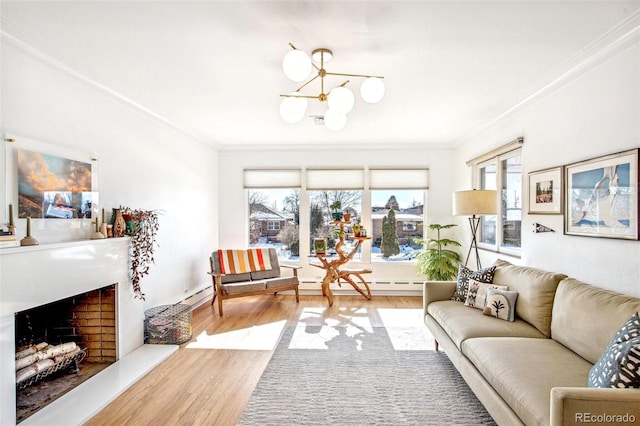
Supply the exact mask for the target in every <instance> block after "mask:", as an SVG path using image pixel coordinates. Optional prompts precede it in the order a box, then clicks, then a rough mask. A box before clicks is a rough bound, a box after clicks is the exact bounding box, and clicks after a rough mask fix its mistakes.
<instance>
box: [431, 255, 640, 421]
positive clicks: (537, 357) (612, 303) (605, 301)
mask: <svg viewBox="0 0 640 426" xmlns="http://www.w3.org/2000/svg"><path fill="white" fill-rule="evenodd" d="M495 265H496V270H495V276H494V279H493V283H494V284H500V285H507V286H509V290H515V291H518V299H517V302H516V308H515V311H516V320H515V321H514V322H509V321H504V320H500V319H497V318H494V317H491V316H486V315H483V312H482V310H479V309H473V308H469V307H467V306H465V305H464V304H463V303H462V302H455V301H452V300H450V299H451V297H452V295H453V294H454V292H455V289H456V282H455V281H444V282H443V281H427V282H425V284H424V302H423V303H424V321H425V324H426V326H427V327H428V328H429V330H430V331H431V333H432V334H433V336H434V337H435V339H436V342H437V343H436V347H437V346H438V344H439V346H440V347H441V348H442V349H444V351H445V352H446V354H447V355H448V357H449V358H450V359H451V361H452V362H453V364H454V365H455V366H456V368H457V369H458V371H459V372H460V374H461V375H462V376H463V377H464V379H465V380H466V382H467V383H468V384H469V387H470V388H471V389H472V390H473V392H474V393H475V394H476V396H477V397H478V398H479V399H480V401H481V402H482V403H483V404H484V406H485V407H486V409H487V411H488V412H489V414H491V416H492V417H493V418H494V420H495V421H496V422H497V423H498V424H500V425H509V426H511V425H518V424H526V425H548V424H551V425H567V424H582V423H592V424H593V422H594V420H604V422H603V423H601V424H616V423H615V422H612V421H611V420H621V419H622V418H621V417H611V416H614V415H626V416H627V417H626V419H627V420H629V419H631V418H633V419H635V422H637V423H635V424H638V423H640V390H639V389H613V388H606V389H602V388H589V387H587V386H588V376H589V371H590V369H591V367H592V365H593V364H594V363H596V362H597V361H598V359H599V358H600V356H601V354H602V353H603V352H604V350H605V348H606V347H607V345H608V344H609V342H610V341H611V339H612V338H613V336H614V335H615V334H616V332H617V331H618V330H619V329H620V327H621V326H622V325H623V324H624V323H625V322H626V321H627V320H628V319H629V318H630V317H631V316H632V315H633V314H634V313H635V312H637V311H638V310H640V299H637V298H633V297H628V296H624V295H621V294H617V293H614V292H611V291H607V290H603V289H599V288H597V287H594V286H591V285H588V284H585V283H582V282H580V281H577V280H575V279H572V278H567V277H566V276H565V275H562V274H554V273H551V272H545V271H542V270H538V269H534V268H530V267H521V266H516V265H512V264H511V263H509V262H506V261H503V260H498V261H497V262H496V263H495ZM460 409H464V407H461V408H460ZM599 416H600V417H599ZM602 416H609V417H602ZM630 424H633V422H631V423H630Z"/></svg>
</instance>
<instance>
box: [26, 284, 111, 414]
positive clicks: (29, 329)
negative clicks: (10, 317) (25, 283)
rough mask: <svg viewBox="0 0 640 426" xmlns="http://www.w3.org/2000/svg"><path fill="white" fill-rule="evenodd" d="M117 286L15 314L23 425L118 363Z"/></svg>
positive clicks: (106, 287)
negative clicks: (62, 397) (36, 413)
mask: <svg viewBox="0 0 640 426" xmlns="http://www.w3.org/2000/svg"><path fill="white" fill-rule="evenodd" d="M115 303H116V285H115V284H112V285H109V286H105V287H102V288H99V289H96V290H92V291H88V292H85V293H81V294H77V295H74V296H72V297H68V298H65V299H62V300H58V301H56V302H52V303H47V304H45V305H42V306H37V307H34V308H30V309H27V310H25V311H21V312H17V313H16V314H15V341H16V370H17V371H16V382H17V383H16V388H17V391H16V421H17V422H18V423H19V422H21V421H22V420H24V419H25V418H27V417H29V416H30V415H31V414H33V413H35V412H37V411H38V410H40V409H41V408H43V407H45V406H46V405H48V404H49V403H51V402H52V401H55V400H56V399H57V398H59V397H60V396H62V395H64V394H65V393H67V392H69V391H70V390H71V389H73V388H74V387H76V386H78V385H79V384H80V383H82V382H84V381H85V380H88V379H89V378H91V377H92V376H94V375H95V374H97V373H99V372H100V371H102V370H104V369H105V368H106V367H108V366H109V365H111V364H113V363H114V362H115V361H116V315H115V313H116V310H115Z"/></svg>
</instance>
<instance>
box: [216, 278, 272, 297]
mask: <svg viewBox="0 0 640 426" xmlns="http://www.w3.org/2000/svg"><path fill="white" fill-rule="evenodd" d="M266 288H267V286H266V284H265V282H264V281H244V282H237V283H228V284H223V285H222V291H224V293H225V294H240V293H247V292H249V291H261V290H264V289H266Z"/></svg>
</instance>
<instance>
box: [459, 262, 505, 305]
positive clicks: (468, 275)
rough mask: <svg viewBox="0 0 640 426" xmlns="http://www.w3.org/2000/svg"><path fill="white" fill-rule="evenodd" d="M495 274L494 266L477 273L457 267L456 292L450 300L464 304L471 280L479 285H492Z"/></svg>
mask: <svg viewBox="0 0 640 426" xmlns="http://www.w3.org/2000/svg"><path fill="white" fill-rule="evenodd" d="M495 272H496V267H495V266H489V267H488V268H485V269H480V270H479V271H472V270H471V269H469V268H467V267H466V266H462V264H460V266H459V267H458V284H457V285H456V292H455V293H454V294H453V297H452V298H451V300H455V301H457V302H464V301H466V300H467V291H468V290H469V280H470V279H473V280H476V281H480V282H481V283H489V284H490V283H492V282H493V275H494V273H495Z"/></svg>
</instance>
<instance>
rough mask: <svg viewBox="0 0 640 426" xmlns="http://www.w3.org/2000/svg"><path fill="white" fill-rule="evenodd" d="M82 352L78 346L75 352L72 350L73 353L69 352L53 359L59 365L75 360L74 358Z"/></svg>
mask: <svg viewBox="0 0 640 426" xmlns="http://www.w3.org/2000/svg"><path fill="white" fill-rule="evenodd" d="M80 351H81V349H80V348H79V347H77V346H76V348H75V349H74V350H72V351H71V352H67V353H66V354H63V355H58V356H55V357H53V361H54V362H55V363H56V364H57V363H59V362H62V361H64V360H65V359H68V358H73V357H74V356H76V355H78V354H79V353H80Z"/></svg>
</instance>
